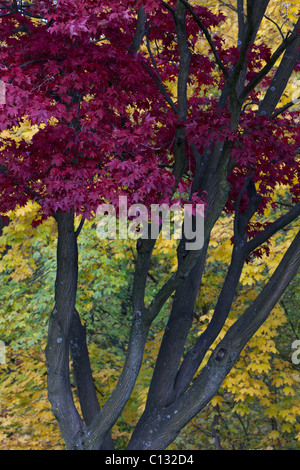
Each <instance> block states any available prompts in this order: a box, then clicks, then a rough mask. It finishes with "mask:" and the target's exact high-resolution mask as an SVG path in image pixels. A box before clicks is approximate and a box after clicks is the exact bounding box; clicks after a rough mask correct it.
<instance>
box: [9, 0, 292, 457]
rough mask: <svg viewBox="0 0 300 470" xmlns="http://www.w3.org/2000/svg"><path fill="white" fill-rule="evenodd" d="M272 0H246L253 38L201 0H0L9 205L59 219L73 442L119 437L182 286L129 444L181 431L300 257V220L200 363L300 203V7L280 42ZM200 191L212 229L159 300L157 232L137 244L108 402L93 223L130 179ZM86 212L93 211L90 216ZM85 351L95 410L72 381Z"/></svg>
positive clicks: (57, 393) (182, 254)
mask: <svg viewBox="0 0 300 470" xmlns="http://www.w3.org/2000/svg"><path fill="white" fill-rule="evenodd" d="M270 4H272V2H271V1H270V0H260V1H258V0H248V1H247V2H243V1H240V0H238V1H237V2H236V5H235V4H233V5H232V7H233V8H235V10H236V15H237V21H238V37H237V38H236V40H237V45H236V47H228V46H226V44H225V41H224V38H223V37H222V34H221V25H222V22H223V21H224V20H225V17H224V15H223V14H222V13H218V14H216V13H213V12H212V11H211V10H210V9H209V8H206V7H205V6H203V5H202V3H201V2H190V3H189V2H188V1H186V0H169V1H166V2H165V1H162V0H144V1H142V0H138V1H137V0H110V1H107V0H103V1H93V0H81V1H76V0H73V1H72V0H57V1H53V0H52V1H51V0H44V1H39V2H35V1H33V2H29V1H28V2H24V1H16V0H14V1H2V2H0V10H1V12H0V17H1V19H0V21H1V28H0V46H1V80H2V81H3V82H4V83H5V89H6V103H5V104H3V105H1V115H0V130H1V131H4V133H3V134H2V140H3V147H2V149H1V154H0V181H1V213H2V214H3V215H5V213H6V212H7V211H9V210H11V209H13V208H15V207H16V206H17V205H25V204H26V203H27V202H28V201H29V200H32V201H35V202H37V203H38V204H39V206H40V214H39V219H37V221H36V223H40V222H41V221H43V219H45V218H47V217H50V216H53V217H54V218H55V219H56V221H57V227H58V244H57V277H56V283H55V305H54V309H53V312H52V314H51V318H50V322H49V334H48V345H47V350H46V358H47V366H48V393H49V399H50V402H51V405H52V410H53V413H54V415H55V416H56V418H57V421H58V423H59V426H60V430H61V432H62V436H63V438H64V440H65V443H66V446H67V448H68V449H111V448H113V442H112V440H111V438H110V431H111V429H112V427H113V425H114V423H115V422H116V420H117V419H118V417H119V415H120V413H121V412H122V409H123V408H124V406H125V404H126V402H127V400H128V399H129V397H130V396H131V393H132V390H133V388H134V385H135V382H136V379H137V376H138V373H139V370H140V367H141V363H142V359H143V352H144V347H145V343H146V341H147V336H148V332H149V329H150V327H151V324H152V322H153V321H154V319H155V318H156V317H157V315H158V314H159V312H160V310H161V308H162V306H163V305H164V304H165V303H166V301H167V300H168V299H169V298H170V297H171V296H172V295H173V294H174V297H173V303H172V309H171V312H170V316H169V319H168V323H167V326H166V329H165V333H164V337H163V340H162V344H161V348H160V352H159V354H158V357H157V361H156V366H155V369H154V372H153V376H152V381H151V384H150V388H149V393H148V400H147V403H146V407H145V410H144V413H143V415H142V416H141V417H140V419H139V421H138V423H137V426H136V429H135V431H134V432H133V434H132V437H131V439H130V442H129V443H128V449H164V448H166V447H167V446H168V445H169V444H170V443H171V442H172V441H173V440H174V439H175V438H176V436H177V434H178V433H179V432H180V430H181V429H182V428H183V427H184V426H185V425H186V424H187V423H188V422H189V421H190V420H191V419H192V418H193V417H194V416H195V415H196V414H197V413H199V412H200V411H201V410H202V409H203V408H204V407H205V406H206V404H207V403H208V402H209V401H210V400H211V399H212V397H213V396H214V395H215V394H216V392H217V391H218V389H219V387H220V385H221V384H222V382H223V380H224V378H225V377H226V375H227V374H228V372H229V371H230V370H231V368H232V366H233V365H234V363H235V362H236V361H237V359H238V357H239V354H240V352H241V351H242V349H243V348H244V346H245V344H246V343H247V342H248V341H249V339H250V338H251V337H252V336H253V335H254V334H255V332H256V331H257V330H258V329H259V327H260V326H261V325H262V323H263V322H264V321H265V320H266V318H267V317H268V315H269V314H270V312H271V310H272V309H273V307H274V306H275V305H276V303H277V302H278V300H279V299H280V297H281V295H282V294H283V292H284V291H285V289H286V287H287V286H288V285H289V283H290V282H291V280H292V279H293V278H294V276H295V274H296V273H297V270H298V268H299V265H300V249H299V248H300V240H299V233H298V235H297V236H296V237H295V239H294V241H293V242H292V244H291V245H290V247H289V248H288V250H287V252H286V253H285V254H284V256H283V258H282V261H281V262H280V264H279V265H278V268H277V269H276V270H275V272H274V273H273V275H272V276H271V277H270V279H269V281H268V282H267V283H266V284H265V286H264V288H263V289H262V290H261V292H260V293H259V295H258V296H257V298H256V299H255V300H254V301H253V303H252V305H251V306H250V307H249V308H248V309H247V310H246V311H245V312H244V314H243V315H242V316H241V317H240V318H239V319H238V320H237V321H236V322H235V323H234V324H233V325H232V326H231V327H230V328H229V329H228V331H227V333H226V335H225V336H224V337H223V339H222V340H221V341H220V342H219V343H218V345H217V347H216V348H215V349H213V351H212V352H211V355H210V358H209V360H208V362H207V363H206V365H205V366H203V367H202V369H201V370H200V373H199V372H198V371H199V368H200V367H201V364H202V361H203V359H204V357H205V356H206V354H207V352H208V351H209V350H210V348H211V346H212V344H213V343H214V341H215V340H216V338H217V337H218V335H219V333H220V332H221V330H222V328H223V326H224V323H225V321H226V319H227V318H228V315H229V313H230V310H231V307H232V303H233V300H234V297H235V294H236V290H237V287H238V284H239V279H240V276H241V273H242V270H243V266H244V264H245V263H246V262H247V263H249V262H251V259H252V257H253V256H261V255H262V253H263V252H268V240H269V239H270V238H271V237H272V235H274V234H275V233H277V232H278V231H279V230H281V229H282V228H283V227H286V226H288V225H289V224H290V223H292V222H293V221H295V220H296V219H297V217H298V216H299V213H300V202H299V194H300V185H299V161H298V149H299V146H300V145H299V144H300V142H299V125H298V123H299V111H298V110H297V109H296V107H293V105H294V104H295V100H293V101H291V102H290V103H287V104H285V105H284V106H279V103H280V99H281V97H282V95H283V93H284V90H285V89H286V86H287V84H288V81H289V79H290V77H291V76H292V74H293V73H295V71H297V70H298V69H297V67H298V66H299V65H298V64H299V58H300V54H299V48H300V32H299V21H298V22H296V21H295V24H294V25H290V30H289V31H288V33H287V34H286V35H283V34H282V38H281V40H280V43H279V45H278V47H277V48H275V50H273V49H272V44H264V43H262V42H261V40H260V41H257V35H258V32H259V29H260V26H261V23H262V21H263V18H264V15H265V13H266V11H267V8H268V7H269V5H270ZM280 31H281V30H280ZM281 32H282V31H281ZM203 41H205V43H206V44H207V47H206V52H205V53H204V52H203V48H202V49H201V48H200V47H199V42H201V43H202V44H203ZM174 89H175V90H176V91H175V92H174ZM210 90H214V92H213V93H210ZM24 119H27V120H29V121H30V123H31V125H32V126H34V125H37V126H38V128H39V130H38V132H36V133H35V134H34V135H33V136H32V139H31V140H30V142H29V141H27V140H21V141H16V140H15V139H13V136H12V134H11V133H12V132H13V130H14V129H17V128H18V126H19V125H20V123H22V121H23V120H24ZM8 130H9V131H10V132H6V131H8ZM3 136H5V137H3ZM280 184H283V185H285V186H287V187H288V188H289V191H290V199H291V206H292V207H291V208H290V210H288V211H287V212H286V213H285V214H284V215H281V216H280V217H278V218H277V219H276V220H273V221H272V220H270V223H269V224H267V225H266V224H261V223H260V222H259V217H260V215H262V214H264V212H265V210H266V209H267V208H268V207H269V206H271V205H272V207H273V209H274V208H275V206H274V203H273V202H272V198H271V196H272V194H273V193H274V191H275V190H276V187H277V186H278V185H280ZM184 193H185V194H188V195H189V199H188V200H195V197H196V198H198V199H196V200H200V201H204V203H205V227H204V245H203V247H202V248H201V249H200V250H191V251H188V250H187V249H186V245H185V243H186V240H185V238H184V234H183V236H182V239H181V240H180V241H179V243H178V249H177V257H178V269H177V271H176V273H175V274H173V275H172V276H170V277H169V279H166V282H165V284H164V285H163V286H162V287H161V288H160V290H159V292H158V293H157V295H156V296H155V297H154V298H153V300H152V301H151V303H150V304H149V305H147V306H146V305H145V289H146V284H147V277H148V271H149V267H150V262H151V255H152V251H153V248H154V246H155V241H156V240H155V239H152V238H149V239H145V240H144V239H143V240H140V241H139V242H138V243H137V261H136V265H135V273H134V280H133V291H132V328H131V334H130V338H129V340H128V348H127V355H126V360H125V363H124V368H123V371H122V373H121V375H120V377H119V380H118V383H117V385H116V387H115V389H114V390H113V391H112V394H111V396H110V398H109V399H108V400H107V402H106V403H105V405H104V406H103V407H102V408H101V409H100V407H99V403H98V400H97V395H96V390H95V386H94V382H93V378H92V371H91V368H90V365H89V358H88V350H87V346H86V340H85V328H84V327H83V326H82V323H81V321H80V317H79V315H78V313H77V310H76V287H77V276H78V253H77V251H78V250H77V237H78V236H79V233H80V228H81V226H82V223H84V219H85V218H90V217H93V216H94V215H95V212H96V210H97V207H98V205H99V204H100V203H101V202H110V203H111V204H114V205H115V206H116V207H117V206H118V201H119V196H120V195H126V196H127V198H128V202H129V203H143V204H145V205H146V206H149V205H150V204H152V203H163V202H165V203H171V202H172V201H173V200H174V198H180V197H181V195H182V194H184ZM183 202H184V201H183ZM224 213H231V214H234V227H233V233H234V236H233V239H232V243H233V251H232V258H231V262H230V265H229V267H228V271H227V275H226V278H225V279H224V283H223V287H222V289H221V292H220V294H219V297H218V299H217V301H216V305H215V310H214V314H213V317H212V319H211V322H210V323H209V325H208V327H207V329H206V330H205V331H204V333H203V334H201V336H199V338H198V340H197V341H196V342H195V344H194V345H193V346H192V348H191V349H189V350H188V351H187V352H186V353H185V355H184V354H183V352H184V350H185V345H186V340H187V337H188V333H189V331H190V328H191V325H192V322H193V312H194V305H195V301H196V296H197V293H198V291H199V289H200V287H201V280H202V274H203V272H204V269H205V261H206V255H207V250H208V246H209V242H210V233H211V231H212V229H213V227H214V225H215V223H216V221H217V220H218V219H219V218H220V217H221V215H222V214H224ZM75 216H81V217H82V223H81V224H80V225H79V227H77V228H75V227H74V218H75ZM270 256H271V254H270ZM70 351H71V355H72V359H73V370H74V376H75V378H76V385H77V393H78V397H79V401H80V405H81V412H82V416H83V419H82V417H81V415H80V414H79V412H78V410H77V409H76V407H75V405H74V401H73V396H72V390H71V385H70V371H69V353H70ZM99 354H101V352H100V351H99Z"/></svg>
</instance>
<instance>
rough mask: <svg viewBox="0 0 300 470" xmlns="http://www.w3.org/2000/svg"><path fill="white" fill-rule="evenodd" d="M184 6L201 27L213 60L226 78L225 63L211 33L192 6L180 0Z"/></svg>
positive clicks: (184, 0)
mask: <svg viewBox="0 0 300 470" xmlns="http://www.w3.org/2000/svg"><path fill="white" fill-rule="evenodd" d="M180 1H181V2H182V3H183V4H184V5H185V6H186V8H187V9H188V10H189V12H190V13H191V15H192V17H193V18H194V20H195V21H196V23H197V25H198V26H199V28H200V29H201V31H202V32H203V34H204V35H205V37H206V39H207V42H208V44H209V45H210V47H211V50H212V53H213V55H214V57H215V60H216V63H217V64H218V66H219V67H220V69H221V71H222V73H223V75H224V77H225V79H226V80H227V78H228V72H227V69H226V67H225V65H224V64H223V62H222V60H221V59H220V56H219V54H218V51H217V49H216V46H215V44H214V41H213V39H212V37H211V34H210V32H209V31H208V29H207V28H206V27H205V26H204V24H203V23H202V21H201V20H200V18H199V16H198V15H197V14H196V13H195V11H194V9H193V8H192V6H191V5H190V4H189V3H188V2H187V1H186V0H180Z"/></svg>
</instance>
